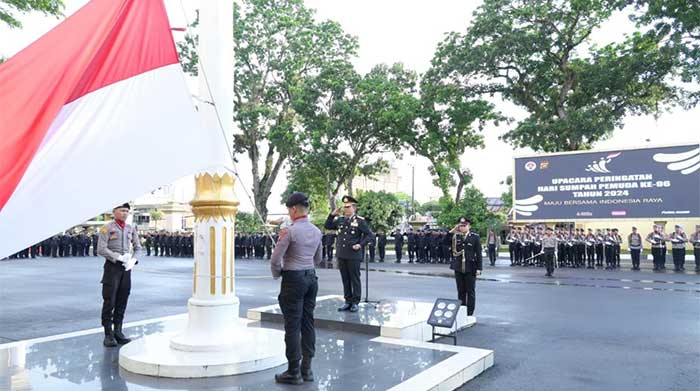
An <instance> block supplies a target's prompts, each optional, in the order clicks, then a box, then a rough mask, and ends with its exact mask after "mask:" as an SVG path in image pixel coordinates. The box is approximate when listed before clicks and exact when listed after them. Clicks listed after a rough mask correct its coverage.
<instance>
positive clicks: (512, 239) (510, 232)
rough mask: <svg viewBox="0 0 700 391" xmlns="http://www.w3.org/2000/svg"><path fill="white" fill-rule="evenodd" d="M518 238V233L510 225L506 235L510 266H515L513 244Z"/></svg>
mask: <svg viewBox="0 0 700 391" xmlns="http://www.w3.org/2000/svg"><path fill="white" fill-rule="evenodd" d="M518 240H520V239H519V238H518V234H517V233H516V232H515V227H512V226H511V227H510V228H509V229H508V236H506V242H508V253H509V254H510V266H515V261H516V260H517V259H516V256H515V244H516V243H517V242H518Z"/></svg>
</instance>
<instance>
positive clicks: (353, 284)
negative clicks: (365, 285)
mask: <svg viewBox="0 0 700 391" xmlns="http://www.w3.org/2000/svg"><path fill="white" fill-rule="evenodd" d="M360 263H361V261H360V260H359V259H358V260H351V259H341V258H339V259H338V270H340V279H341V280H342V281H343V296H344V297H345V302H346V303H347V304H359V303H360V298H361V297H362V283H361V282H360Z"/></svg>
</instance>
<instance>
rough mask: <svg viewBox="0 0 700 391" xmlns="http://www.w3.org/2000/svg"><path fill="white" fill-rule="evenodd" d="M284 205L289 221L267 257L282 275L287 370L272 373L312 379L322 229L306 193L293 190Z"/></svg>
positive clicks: (291, 379) (281, 378) (285, 379)
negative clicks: (312, 214)
mask: <svg viewBox="0 0 700 391" xmlns="http://www.w3.org/2000/svg"><path fill="white" fill-rule="evenodd" d="M285 205H286V206H287V213H288V214H289V218H290V219H291V221H292V222H291V224H290V225H288V226H287V227H285V228H283V229H281V230H280V235H279V240H278V241H277V245H276V246H275V250H274V251H273V253H272V257H271V260H270V267H271V270H272V276H273V277H274V278H279V277H282V284H281V287H280V294H279V297H278V300H279V304H280V309H281V310H282V315H283V316H284V343H285V345H286V351H285V354H286V356H287V370H286V371H285V372H283V373H281V374H278V375H275V381H276V382H277V383H285V384H302V383H303V382H304V381H313V380H314V377H313V376H314V375H313V372H312V371H311V358H312V357H313V356H314V353H315V349H316V348H315V346H316V334H315V331H314V308H315V307H316V294H317V293H318V277H316V272H315V269H314V267H315V265H318V264H319V263H320V262H321V231H320V230H319V229H318V228H316V226H314V225H313V224H311V222H310V221H309V217H308V213H309V198H308V197H307V196H306V194H304V193H299V192H295V193H292V195H290V196H289V198H288V199H287V202H286V203H285ZM300 361H301V363H300Z"/></svg>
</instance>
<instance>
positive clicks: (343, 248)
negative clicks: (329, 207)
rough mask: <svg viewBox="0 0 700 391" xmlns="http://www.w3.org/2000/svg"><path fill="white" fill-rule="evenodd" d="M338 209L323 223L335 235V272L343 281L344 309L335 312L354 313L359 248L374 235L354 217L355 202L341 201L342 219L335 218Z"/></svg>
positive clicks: (358, 289)
mask: <svg viewBox="0 0 700 391" xmlns="http://www.w3.org/2000/svg"><path fill="white" fill-rule="evenodd" d="M340 209H341V208H336V210H334V211H333V212H331V214H329V215H328V218H327V219H326V224H325V228H326V229H332V230H335V231H337V232H338V239H337V249H336V250H337V255H336V257H337V258H338V269H339V270H340V277H341V278H342V280H343V295H344V296H345V305H343V306H342V307H340V308H338V311H351V312H357V310H358V309H359V308H358V306H357V305H358V304H359V303H360V297H361V296H362V284H361V282H360V263H361V262H362V253H363V250H362V249H363V248H364V247H365V246H366V245H367V244H368V243H370V242H372V241H374V233H373V232H372V231H371V230H370V229H369V225H368V224H367V221H365V219H364V218H363V217H360V216H358V215H357V200H356V199H354V198H353V197H351V196H345V197H343V207H342V209H343V216H340V217H339V216H338V214H339V213H340Z"/></svg>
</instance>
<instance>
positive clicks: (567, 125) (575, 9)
mask: <svg viewBox="0 0 700 391" xmlns="http://www.w3.org/2000/svg"><path fill="white" fill-rule="evenodd" d="M620 7H621V1H614V0H578V1H568V0H485V1H484V4H483V5H482V6H481V7H479V9H478V10H477V11H476V12H475V13H474V22H473V24H472V25H471V26H470V27H469V29H468V30H467V31H466V33H464V34H458V33H452V34H450V35H449V36H448V37H447V39H446V40H445V41H443V42H442V43H440V44H439V46H438V49H437V52H436V54H435V57H434V59H433V68H434V69H435V72H436V73H437V74H438V75H439V77H440V79H442V80H448V81H449V82H450V84H451V85H453V86H455V87H458V88H459V90H460V91H461V92H462V93H463V94H464V95H466V96H472V97H482V96H493V95H498V96H499V97H502V98H503V99H505V100H507V101H510V102H513V103H515V104H516V105H518V106H520V107H522V108H524V109H525V110H527V112H528V117H526V118H525V119H523V120H521V121H519V122H518V123H517V124H516V126H515V128H514V129H512V130H510V131H509V132H507V133H506V134H505V135H503V137H502V138H503V139H504V140H506V141H508V142H510V143H511V144H513V145H515V146H517V147H530V148H532V149H534V150H536V151H547V152H553V151H562V150H579V149H587V148H590V147H591V146H593V144H595V143H596V142H597V141H599V140H602V139H605V138H606V137H608V136H609V135H610V134H611V133H612V131H613V130H614V129H615V128H617V127H620V126H622V120H623V119H624V118H625V116H627V115H629V114H645V113H650V112H654V113H655V112H658V111H659V110H660V107H661V106H662V105H664V104H672V103H674V102H675V101H674V99H675V98H676V96H677V92H678V91H677V90H676V88H674V87H672V86H671V85H669V84H668V80H667V76H669V75H671V74H672V71H673V69H674V62H675V57H674V53H673V52H672V51H670V50H667V49H665V48H664V47H662V46H659V45H658V44H657V43H658V42H657V41H656V40H655V39H654V37H652V36H649V35H641V34H640V33H636V34H634V35H632V36H630V37H626V38H625V39H624V40H622V41H621V42H618V43H612V44H609V45H606V46H604V47H600V48H599V47H595V46H593V47H591V48H589V49H588V50H587V51H586V50H584V48H585V47H586V45H588V44H589V37H590V35H591V33H592V32H593V31H594V30H595V29H596V28H598V27H600V25H601V24H602V23H603V22H605V21H606V20H608V19H609V17H610V16H611V15H612V13H613V12H615V11H616V10H618V9H619V8H620Z"/></svg>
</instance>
